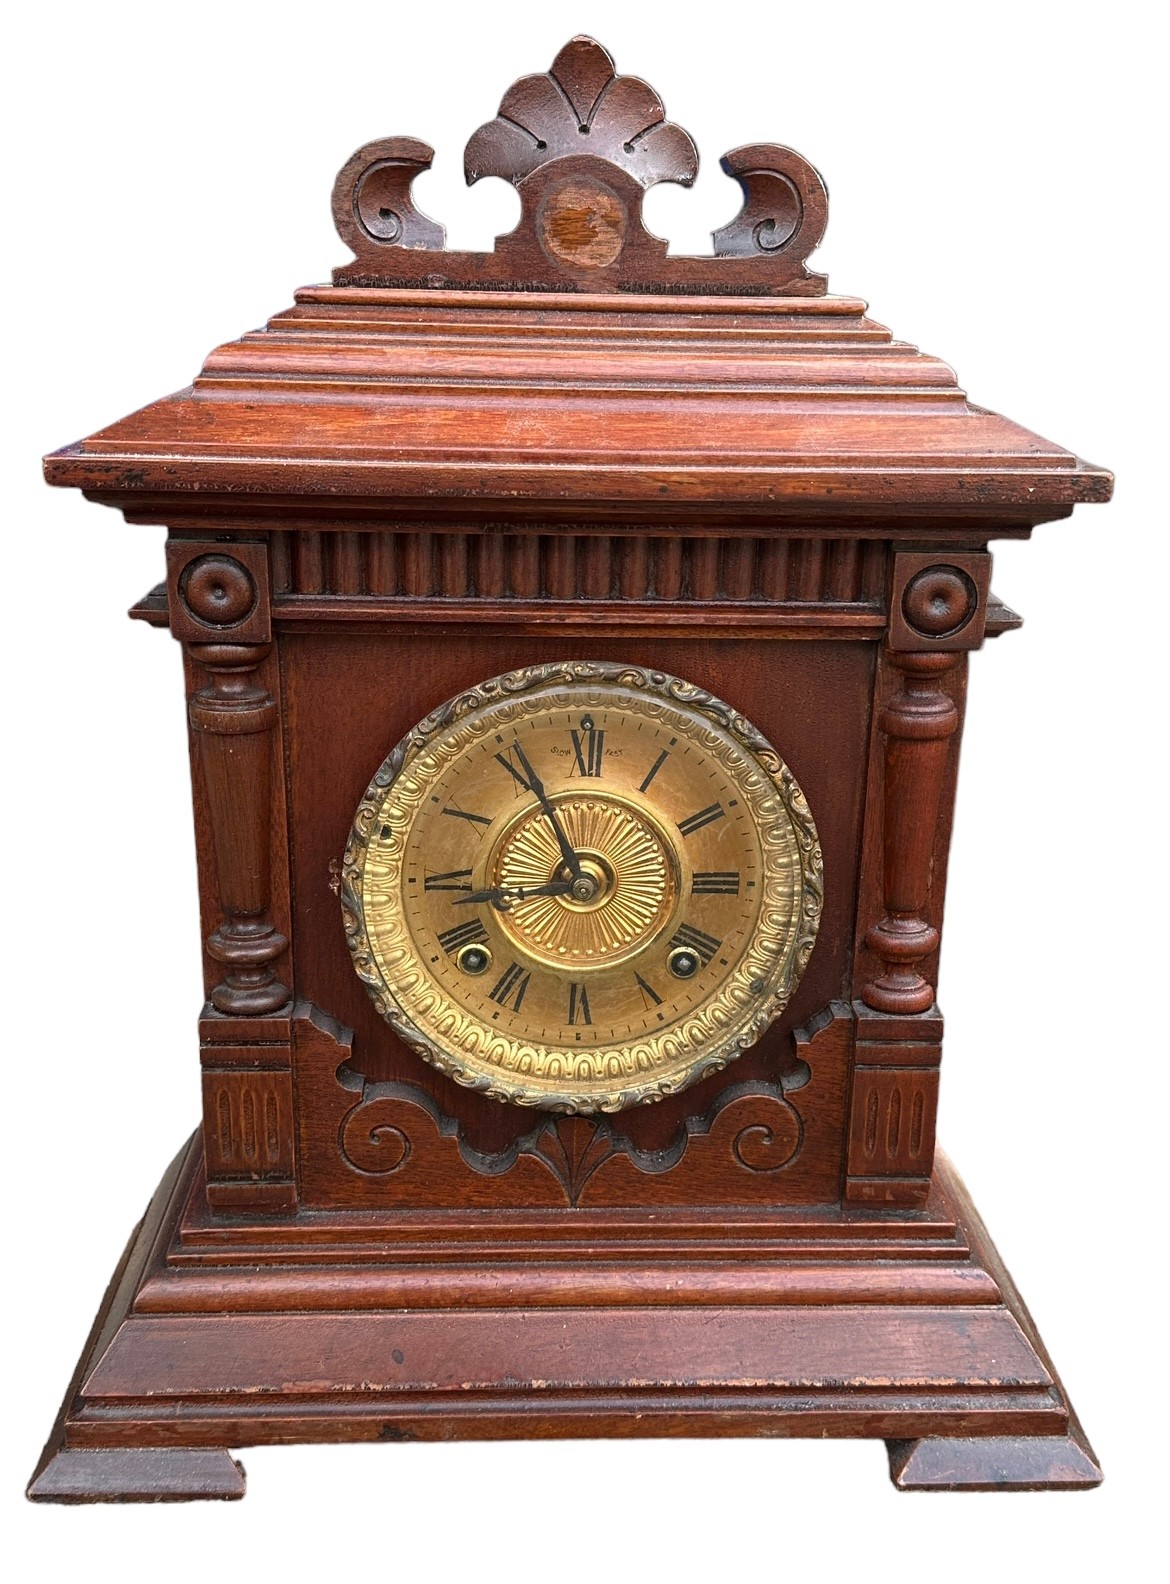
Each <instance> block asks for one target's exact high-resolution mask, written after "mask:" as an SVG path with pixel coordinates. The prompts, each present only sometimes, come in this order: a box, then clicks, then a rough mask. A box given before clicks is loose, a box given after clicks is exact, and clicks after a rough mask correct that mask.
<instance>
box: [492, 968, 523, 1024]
mask: <svg viewBox="0 0 1170 1584" xmlns="http://www.w3.org/2000/svg"><path fill="white" fill-rule="evenodd" d="M531 978H532V975H531V974H530V973H525V972H524V969H523V968H521V967H520V965H519V963H511V964H510V965H509V966H508V967H507V968H505V969H504V971H503V973H502V974H501V975H500V977H499V979H498V980H497V981H496V984H495V987H494V988H493V990H492V992H491V995H490V997H489V999H490V1000H492V1001H498V1002H499V1004H500V1006H502V1007H506V1006H507V1005H508V1002H509V1001H511V1000H512V997H513V996H515V998H516V999H515V1001H514V1002H513V1004H512V1011H513V1012H519V1010H520V1003H521V1002H522V1001H523V1000H524V992H525V990H527V989H528V981H529V980H530V979H531Z"/></svg>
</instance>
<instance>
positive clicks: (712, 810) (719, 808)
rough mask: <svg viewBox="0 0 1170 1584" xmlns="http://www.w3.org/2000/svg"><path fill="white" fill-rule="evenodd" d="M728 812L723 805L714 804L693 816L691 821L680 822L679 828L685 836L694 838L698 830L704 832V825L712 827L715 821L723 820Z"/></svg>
mask: <svg viewBox="0 0 1170 1584" xmlns="http://www.w3.org/2000/svg"><path fill="white" fill-rule="evenodd" d="M725 813H726V810H725V809H724V807H723V804H722V803H712V804H711V805H710V806H709V807H708V808H705V809H700V810H699V812H698V813H697V814H692V815H691V816H690V818H689V819H685V820H679V822H678V828H679V830H680V831H681V832H682V834H683V835H684V836H693V835H694V834H695V832H696V831H697V830H702V828H703V826H704V825H710V824H711V822H712V821H713V820H718V819H722V818H723V816H724V814H725Z"/></svg>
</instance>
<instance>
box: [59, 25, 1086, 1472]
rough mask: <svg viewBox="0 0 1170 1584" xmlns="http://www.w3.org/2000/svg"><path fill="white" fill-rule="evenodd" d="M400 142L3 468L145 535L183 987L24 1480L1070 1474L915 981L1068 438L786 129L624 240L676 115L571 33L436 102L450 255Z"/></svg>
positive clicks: (356, 164)
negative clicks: (248, 294) (221, 309)
mask: <svg viewBox="0 0 1170 1584" xmlns="http://www.w3.org/2000/svg"><path fill="white" fill-rule="evenodd" d="M431 158H432V151H431V150H430V149H429V148H428V147H427V146H426V145H425V144H423V143H421V142H418V141H417V140H415V139H413V138H406V137H393V138H387V139H384V140H383V141H380V142H376V143H371V144H368V145H367V146H366V147H365V148H362V149H360V150H359V151H358V152H357V153H356V154H355V155H354V156H353V158H352V159H351V160H350V161H349V163H348V164H347V165H346V166H345V167H344V169H343V170H342V171H341V174H340V175H339V177H338V179H337V185H336V188H335V190H334V195H333V208H334V215H335V217H336V221H337V227H338V230H339V231H340V233H341V236H342V238H343V239H344V241H345V242H346V243H347V244H348V245H349V247H350V249H351V250H352V252H353V255H354V258H353V261H352V262H351V263H349V264H346V265H344V266H342V267H341V268H340V269H337V270H335V271H334V277H333V279H334V283H333V285H331V286H327V287H313V288H311V289H308V290H303V291H300V292H298V293H297V295H296V303H295V306H294V307H292V308H290V309H288V310H286V311H285V312H283V313H281V314H278V315H277V316H276V317H275V318H274V319H272V320H271V321H270V322H269V324H268V326H267V328H265V329H264V330H261V331H258V332H256V333H254V334H250V335H246V336H244V337H242V338H241V339H240V340H238V341H235V342H232V343H231V344H230V345H227V346H224V347H221V348H220V349H219V350H218V351H216V352H214V353H212V355H211V356H210V358H209V359H208V360H207V362H206V364H205V365H204V368H203V371H202V373H201V374H200V376H199V378H198V379H197V381H196V382H195V385H194V386H193V387H192V388H191V389H189V390H186V391H183V392H181V393H180V394H178V395H176V396H171V397H168V398H166V399H165V400H162V401H159V402H156V403H155V404H154V405H153V406H150V407H146V408H144V409H143V410H142V411H141V412H139V413H136V414H135V415H133V416H132V417H129V418H126V419H123V420H122V421H121V422H120V423H117V424H114V425H113V426H112V427H111V428H108V429H104V430H102V431H100V432H99V433H98V434H96V435H94V436H92V437H91V438H90V439H88V440H85V441H82V442H81V443H80V444H77V445H72V446H68V447H66V448H65V449H64V450H63V451H59V452H56V453H54V454H53V455H52V456H51V457H49V459H48V462H47V476H48V478H49V481H50V482H51V483H53V484H60V485H69V486H73V487H76V488H79V489H82V490H84V491H85V493H86V495H87V496H88V497H89V498H90V499H92V500H96V501H99V502H101V503H103V504H105V505H109V506H114V507H117V508H118V509H120V510H121V511H122V512H123V513H124V515H125V516H126V518H127V519H128V520H129V521H130V522H133V523H164V524H166V526H167V528H168V530H169V534H170V537H169V540H168V543H167V555H166V572H167V577H166V582H165V585H160V586H159V588H157V589H156V590H155V591H154V592H152V593H150V594H148V595H147V596H146V597H145V598H144V599H143V600H142V601H141V602H140V603H139V604H138V605H136V606H135V607H134V609H133V611H132V615H134V616H135V617H137V618H139V619H140V620H143V621H146V622H149V623H152V624H154V625H155V626H159V627H168V626H169V628H170V631H171V635H172V637H174V638H176V639H178V640H179V642H180V644H181V645H182V652H183V662H184V668H185V676H186V688H187V711H188V718H189V722H190V733H191V765H192V780H193V787H194V808H195V828H196V832H197V839H198V863H199V885H200V896H201V904H202V914H203V921H202V922H203V941H204V953H205V955H204V968H205V976H206V1005H205V1006H204V1008H203V1012H202V1015H201V1017H200V1020H199V1052H200V1061H201V1063H202V1078H203V1123H202V1127H201V1129H200V1131H199V1132H198V1133H197V1134H196V1136H195V1137H194V1139H192V1141H191V1142H190V1144H189V1145H187V1146H186V1147H185V1148H184V1149H183V1150H182V1151H181V1153H180V1155H179V1157H178V1159H177V1160H176V1161H175V1163H174V1165H173V1167H172V1168H171V1170H170V1171H169V1172H168V1173H167V1175H166V1177H165V1179H164V1180H163V1182H162V1184H161V1185H160V1187H159V1189H158V1192H157V1194H156V1196H155V1198H154V1200H153V1202H152V1204H151V1206H150V1208H149V1210H148V1211H147V1214H146V1217H145V1219H144V1221H143V1222H142V1225H141V1227H140V1228H139V1229H138V1231H137V1232H136V1234H135V1235H134V1238H133V1240H132V1242H131V1244H130V1247H129V1249H128V1251H127V1254H126V1257H125V1260H124V1261H123V1263H122V1265H121V1266H120V1267H119V1269H118V1272H117V1273H116V1275H115V1277H114V1279H113V1282H112V1284H111V1286H110V1289H109V1294H108V1296H107V1298H106V1301H105V1304H104V1306H103V1308H102V1310H101V1313H100V1315H99V1318H98V1320H97V1322H96V1324H95V1327H94V1330H93V1333H92V1336H91V1338H90V1340H89V1343H88V1345H87V1347H86V1351H85V1354H84V1356H83V1358H82V1361H81V1364H80V1365H79V1368H78V1373H77V1376H76V1378H75V1380H74V1382H73V1383H72V1385H71V1386H70V1388H69V1392H68V1396H67V1399H66V1402H65V1406H64V1409H63V1411H62V1416H61V1419H60V1421H59V1424H58V1426H57V1428H56V1430H55V1431H54V1434H53V1438H52V1440H51V1441H50V1444H49V1446H48V1447H47V1448H46V1452H45V1455H44V1457H43V1459H42V1462H41V1464H40V1466H39V1468H38V1470H37V1472H36V1474H35V1476H34V1478H33V1482H32V1485H31V1487H30V1494H31V1495H32V1496H33V1497H34V1498H36V1499H39V1500H47V1501H86V1500H134V1499H146V1500H166V1499H182V1498H189V1497H232V1496H239V1495H241V1494H242V1492H243V1472H242V1470H241V1469H240V1467H239V1465H238V1464H237V1463H236V1462H235V1461H234V1460H233V1459H232V1457H231V1456H230V1454H229V1451H228V1448H231V1447H238V1446H242V1445H249V1444H258V1443H270V1442H288V1441H351V1440H352V1441H358V1440H368V1441H385V1440H412V1439H416V1438H417V1439H441V1438H451V1437H481V1438H492V1437H510V1436H511V1437H516V1436H544V1437H570V1436H590V1437H593V1436H633V1435H638V1436H647V1435H649V1436H692V1435H695V1436H707V1435H720V1436H726V1435H748V1436H751V1435H770V1436H776V1435H779V1436H878V1437H883V1438H885V1439H886V1440H887V1441H888V1443H889V1449H890V1462H891V1468H892V1471H893V1477H894V1480H895V1483H896V1484H898V1485H899V1486H901V1487H903V1488H919V1489H921V1488H935V1489H937V1488H940V1487H941V1488H947V1489H962V1488H966V1489H988V1488H996V1487H1025V1488H1051V1487H1069V1486H1089V1485H1093V1484H1096V1483H1097V1482H1098V1481H1099V1479H1100V1472H1099V1470H1098V1468H1097V1465H1096V1462H1095V1459H1094V1457H1093V1454H1092V1452H1091V1450H1090V1448H1089V1446H1088V1444H1087V1442H1086V1441H1085V1439H1084V1437H1083V1435H1082V1433H1081V1431H1080V1429H1079V1427H1078V1425H1077V1423H1076V1420H1075V1418H1074V1417H1073V1414H1072V1411H1071V1409H1070V1407H1069V1404H1068V1401H1067V1399H1066V1397H1065V1395H1064V1393H1063V1391H1062V1388H1061V1386H1060V1383H1059V1381H1058V1379H1057V1378H1056V1376H1055V1374H1054V1372H1053V1368H1052V1364H1051V1362H1050V1361H1049V1359H1048V1357H1047V1355H1046V1354H1045V1352H1044V1349H1043V1346H1042V1344H1041V1342H1040V1340H1039V1338H1038V1336H1037V1334H1036V1332H1035V1329H1034V1328H1033V1326H1032V1324H1031V1322H1030V1320H1029V1318H1028V1315H1027V1313H1026V1311H1025V1309H1024V1307H1023V1305H1022V1303H1021V1301H1020V1298H1019V1296H1018V1294H1017V1293H1016V1291H1015V1289H1014V1287H1013V1286H1012V1284H1011V1282H1010V1280H1009V1278H1008V1276H1007V1273H1006V1271H1005V1270H1004V1268H1003V1266H1002V1264H1001V1263H1000V1261H999V1260H998V1258H997V1256H996V1253H995V1250H994V1248H993V1247H992V1245H991V1244H990V1242H989V1241H988V1239H987V1236H986V1234H985V1232H984V1231H983V1229H982V1227H981V1225H980V1223H979V1221H978V1219H977V1218H976V1216H975V1214H974V1212H973V1210H972V1208H971V1206H970V1204H969V1202H968V1201H967V1199H966V1198H965V1196H964V1194H963V1190H962V1188H961V1186H960V1184H959V1182H958V1180H957V1179H956V1177H955V1176H954V1174H953V1173H952V1171H951V1170H950V1169H949V1167H948V1166H947V1165H946V1163H945V1161H943V1160H942V1159H941V1158H940V1157H938V1156H936V1153H935V1138H934V1120H935V1103H936V1097H937V1092H938V1080H939V1065H940V1058H941V1054H942V1033H943V1023H942V1016H941V1014H940V1012H939V1008H938V1006H937V1004H936V1001H935V990H934V986H935V982H936V973H937V967H938V956H939V937H940V931H941V928H942V914H943V891H944V882H945V878H946V862H947V849H948V842H949V837H950V832H951V816H952V809H953V804H954V798H955V778H956V769H957V762H958V747H959V735H960V729H961V725H962V719H963V704H964V696H965V689H966V676H967V657H968V655H969V654H970V652H971V651H972V650H974V649H977V648H978V647H979V646H980V645H981V644H982V643H983V641H984V639H985V638H988V637H993V636H995V635H996V634H999V633H1002V632H1004V631H1005V630H1006V629H1008V628H1011V627H1014V626H1017V625H1018V624H1019V623H1018V618H1017V617H1016V616H1014V615H1013V614H1012V612H1011V611H1010V610H1008V609H1007V608H1006V606H1004V605H1003V604H1001V603H1000V602H999V601H998V600H997V599H996V598H995V597H994V596H993V595H992V594H991V592H990V589H989V576H990V570H991V557H990V555H989V554H988V548H987V546H988V542H989V540H991V539H993V538H1015V539H1022V538H1026V537H1027V535H1028V534H1029V532H1030V530H1031V529H1032V528H1033V526H1034V525H1035V524H1037V523H1041V522H1047V521H1050V520H1052V519H1054V518H1059V517H1064V516H1067V515H1068V514H1069V512H1070V511H1071V509H1072V507H1073V505H1074V504H1075V503H1076V502H1078V501H1102V500H1105V499H1107V498H1108V496H1109V492H1110V486H1111V480H1110V476H1109V474H1108V473H1106V472H1104V471H1103V470H1101V469H1099V468H1095V467H1091V466H1088V465H1086V464H1085V463H1083V462H1079V461H1078V460H1077V459H1076V458H1075V457H1073V456H1070V455H1069V454H1068V453H1066V452H1064V451H1062V450H1061V449H1060V448H1059V447H1057V446H1055V445H1052V444H1050V443H1049V442H1048V441H1046V440H1042V439H1040V438H1038V437H1037V436H1036V435H1034V434H1030V433H1028V432H1027V431H1026V430H1024V429H1022V428H1020V427H1018V426H1017V425H1015V424H1012V423H1009V422H1008V421H1006V420H1005V419H1003V418H1001V417H998V416H997V415H995V414H994V413H989V412H987V411H985V410H983V409H982V408H979V407H974V406H971V405H970V404H969V403H968V402H967V400H966V399H965V397H964V395H963V392H962V391H961V390H959V389H958V388H957V386H956V384H955V379H954V375H953V374H952V372H951V370H950V369H949V368H948V367H947V366H946V365H945V364H943V363H941V362H939V361H938V360H937V359H935V358H933V357H927V356H924V355H922V354H920V353H918V352H917V351H916V350H915V349H914V348H913V347H911V346H908V345H906V344H905V343H903V342H898V341H894V340H892V339H891V337H890V335H889V333H888V332H887V331H886V330H885V329H883V328H882V326H880V325H878V324H875V323H874V322H873V321H872V320H870V319H868V318H867V317H866V316H865V304H864V303H862V302H859V301H857V300H856V299H853V298H848V297H835V296H831V295H829V294H828V291H827V282H826V280H825V278H824V277H823V276H821V275H817V274H815V273H813V272H812V271H811V270H810V269H809V268H808V267H807V265H806V262H805V260H806V259H807V257H808V255H809V254H810V253H811V252H812V251H813V249H814V248H815V247H816V246H817V244H818V242H819V241H820V240H821V237H822V235H823V232H824V229H825V224H826V220H827V197H826V192H825V188H824V186H823V184H822V182H821V179H820V177H819V176H818V174H817V172H816V171H815V170H814V169H813V168H812V166H810V165H809V164H808V163H807V162H806V161H805V160H803V159H802V158H801V157H800V156H799V155H798V154H795V153H793V152H792V150H791V149H787V148H782V147H779V146H776V145H772V144H754V145H751V146H748V147H743V148H737V149H735V150H733V151H732V152H731V153H730V154H728V155H726V156H725V157H724V159H723V168H724V170H725V171H726V172H727V174H728V175H729V176H731V177H733V178H734V180H735V181H736V182H737V183H738V184H739V187H740V188H741V189H742V197H743V203H742V208H741V209H740V212H739V214H738V215H737V216H736V218H734V219H733V220H731V221H730V222H729V223H728V224H727V225H726V226H724V227H723V228H722V229H721V230H719V231H717V232H716V233H715V238H714V241H715V249H714V254H713V256H709V257H702V258H700V257H693V258H692V257H677V256H674V255H670V254H668V252H667V249H666V245H665V243H663V242H662V241H660V240H658V239H657V238H655V237H654V236H652V235H650V234H649V233H648V232H647V231H646V230H645V229H644V227H643V224H642V219H641V205H642V197H643V193H644V191H645V190H646V189H647V188H648V187H650V186H651V185H652V184H654V183H655V182H659V181H675V182H680V183H682V184H683V185H686V184H688V183H690V181H691V180H692V178H693V177H694V174H695V171H696V167H697V158H698V156H697V154H696V152H695V148H694V145H693V144H692V142H691V139H690V138H689V136H688V135H687V133H686V132H685V131H683V129H682V128H681V127H679V126H676V125H674V124H673V123H671V122H669V121H668V120H666V118H665V113H664V110H663V107H662V104H661V103H660V101H659V100H658V98H657V96H656V95H655V94H654V92H653V91H652V90H651V89H650V88H649V87H647V85H646V84H645V83H644V82H642V81H640V80H639V79H637V78H633V77H622V76H618V75H616V74H615V70H614V66H613V63H612V61H611V60H610V57H609V56H608V55H607V54H606V52H605V50H603V49H602V48H601V47H600V46H599V45H598V44H596V43H594V42H593V41H592V40H590V39H586V38H577V39H574V40H572V41H571V42H570V43H569V44H568V45H566V47H565V48H564V50H562V51H561V53H560V54H559V55H558V57H557V59H556V60H555V61H554V62H553V65H552V67H551V69H550V70H549V71H548V72H547V73H543V74H538V75H535V76H530V77H524V78H522V79H521V80H520V81H519V82H517V83H516V84H515V86H514V87H512V88H511V89H510V90H509V91H508V93H507V94H506V95H505V97H504V100H503V103H502V105H501V107H500V112H499V116H498V117H497V119H496V120H494V121H491V122H490V123H488V124H487V125H486V126H484V127H482V128H480V130H479V131H478V132H476V133H475V135H474V136H473V137H472V139H471V141H470V143H469V144H468V145H467V152H466V170H467V179H468V181H476V180H478V179H479V178H480V177H483V176H501V177H504V178H505V179H507V180H508V181H511V182H513V183H514V184H515V186H516V190H517V192H518V194H519V196H520V199H521V206H522V215H521V219H520V222H519V224H518V225H517V227H516V229H515V231H513V232H512V233H511V234H510V235H508V236H504V237H501V238H499V240H498V241H497V243H496V246H495V250H494V252H491V253H483V254H480V253H459V252H448V251H445V249H444V233H443V229H442V227H441V226H439V225H437V224H436V223H435V222H434V221H432V220H429V219H427V218H426V217H425V216H424V215H422V214H421V213H419V211H418V210H417V209H416V208H415V207H414V204H413V203H412V199H411V183H412V180H413V178H414V177H415V176H417V175H418V174H419V173H420V172H421V171H424V170H426V168H427V167H428V165H429V164H430V161H431ZM731 207H732V206H731V205H730V204H729V208H731Z"/></svg>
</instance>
